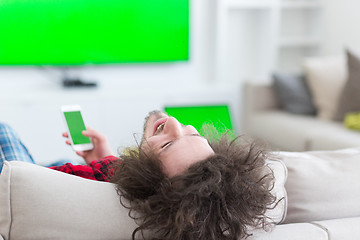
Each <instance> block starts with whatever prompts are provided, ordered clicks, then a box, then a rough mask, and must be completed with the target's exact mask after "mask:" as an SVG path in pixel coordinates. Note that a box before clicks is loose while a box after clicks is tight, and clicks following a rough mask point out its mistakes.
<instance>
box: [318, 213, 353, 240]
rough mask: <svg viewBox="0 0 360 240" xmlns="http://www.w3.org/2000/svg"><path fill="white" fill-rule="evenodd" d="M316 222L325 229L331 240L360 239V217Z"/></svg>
mask: <svg viewBox="0 0 360 240" xmlns="http://www.w3.org/2000/svg"><path fill="white" fill-rule="evenodd" d="M314 224H316V225H318V226H319V227H322V228H323V229H325V230H326V231H327V232H328V234H329V236H331V240H354V239H360V228H359V227H355V226H360V217H354V218H341V219H333V220H326V221H316V222H314Z"/></svg>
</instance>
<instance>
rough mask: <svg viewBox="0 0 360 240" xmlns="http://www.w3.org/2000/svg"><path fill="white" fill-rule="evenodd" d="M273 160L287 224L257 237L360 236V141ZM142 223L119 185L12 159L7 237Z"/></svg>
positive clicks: (124, 229) (4, 177)
mask: <svg viewBox="0 0 360 240" xmlns="http://www.w3.org/2000/svg"><path fill="white" fill-rule="evenodd" d="M268 164H269V166H270V167H271V168H272V169H273V170H274V173H275V177H276V185H275V188H274V193H275V194H276V195H277V197H278V198H281V197H285V198H284V200H283V201H281V202H280V204H279V205H278V206H277V207H276V208H275V209H274V210H272V211H270V212H268V216H269V217H271V218H273V219H274V221H276V222H278V223H279V225H277V226H275V227H274V228H273V229H269V231H267V232H264V231H260V230H254V231H253V236H252V237H250V238H249V239H252V240H254V239H256V240H289V239H292V240H297V239H298V240H323V239H324V240H329V239H331V240H347V239H349V240H350V239H351V240H353V239H360V228H359V227H358V226H359V225H360V204H359V203H360V174H359V172H360V148H354V149H345V150H339V151H331V152H327V151H323V152H321V151H320V152H305V153H292V152H279V153H274V155H273V157H272V159H270V160H269V161H268ZM286 179H287V180H286ZM285 189H286V191H285ZM286 192H287V194H286ZM135 227H136V224H135V223H134V221H133V220H131V219H130V218H129V217H128V215H127V210H126V209H125V208H124V207H122V206H121V204H120V203H119V199H118V196H117V194H116V191H115V189H114V186H113V185H112V184H110V183H104V182H96V181H92V180H87V179H83V178H80V177H75V176H72V175H68V174H65V173H61V172H57V171H54V170H51V169H47V168H44V167H40V166H36V165H32V164H28V163H23V162H5V165H4V168H3V172H2V173H1V175H0V239H2V240H9V239H11V240H18V239H37V240H39V239H76V240H79V239H86V240H89V239H90V240H91V239H109V240H110V239H124V240H125V239H126V240H127V239H131V233H132V231H133V229H134V228H135Z"/></svg>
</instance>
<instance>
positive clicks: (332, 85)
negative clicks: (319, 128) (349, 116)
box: [304, 57, 347, 119]
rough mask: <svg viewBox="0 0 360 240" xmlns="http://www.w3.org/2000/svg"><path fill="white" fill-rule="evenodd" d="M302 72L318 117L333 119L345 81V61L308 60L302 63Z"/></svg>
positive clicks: (333, 58)
mask: <svg viewBox="0 0 360 240" xmlns="http://www.w3.org/2000/svg"><path fill="white" fill-rule="evenodd" d="M304 71H305V76H306V80H307V83H308V86H309V89H310V92H311V95H312V99H313V102H314V105H315V107H316V109H317V115H318V117H320V118H323V119H334V117H335V114H336V111H337V105H338V101H339V98H340V94H341V91H342V89H343V86H344V84H345V81H346V75H347V70H346V61H345V59H344V58H343V57H326V58H325V57H324V58H309V59H306V60H305V62H304Z"/></svg>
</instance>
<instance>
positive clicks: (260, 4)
mask: <svg viewBox="0 0 360 240" xmlns="http://www.w3.org/2000/svg"><path fill="white" fill-rule="evenodd" d="M222 1H223V2H222V4H224V5H226V6H227V7H228V8H231V9H248V8H271V7H273V6H274V5H275V4H276V1H272V0H252V1H248V0H222Z"/></svg>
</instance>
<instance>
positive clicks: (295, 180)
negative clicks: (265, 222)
mask: <svg viewBox="0 0 360 240" xmlns="http://www.w3.org/2000/svg"><path fill="white" fill-rule="evenodd" d="M278 157H279V158H280V159H282V160H283V161H284V163H285V165H286V166H287V168H288V179H287V182H286V184H285V188H286V191H287V193H288V212H287V217H286V219H285V221H284V222H285V223H296V222H309V221H318V220H327V219H336V218H348V217H357V216H360V204H359V202H360V174H359V173H360V148H352V149H343V150H337V151H313V152H304V153H295V152H280V153H279V154H278Z"/></svg>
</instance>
